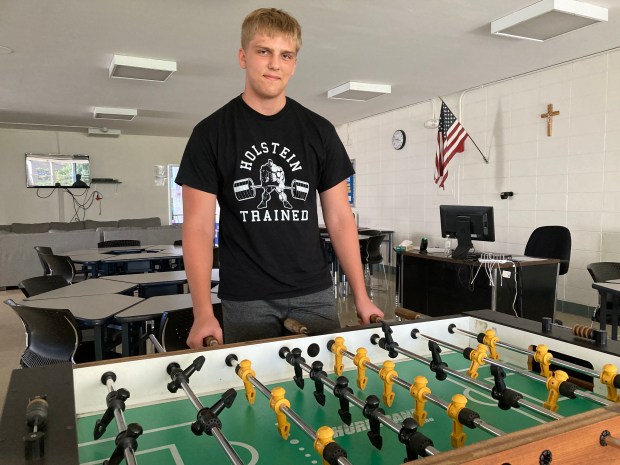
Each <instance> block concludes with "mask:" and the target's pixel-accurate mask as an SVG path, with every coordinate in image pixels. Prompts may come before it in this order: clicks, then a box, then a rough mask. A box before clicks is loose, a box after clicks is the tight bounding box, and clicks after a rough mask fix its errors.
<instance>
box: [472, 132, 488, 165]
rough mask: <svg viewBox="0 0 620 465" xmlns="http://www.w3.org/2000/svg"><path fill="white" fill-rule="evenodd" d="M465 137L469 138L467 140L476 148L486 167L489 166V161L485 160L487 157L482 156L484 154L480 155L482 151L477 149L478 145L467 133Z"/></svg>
mask: <svg viewBox="0 0 620 465" xmlns="http://www.w3.org/2000/svg"><path fill="white" fill-rule="evenodd" d="M467 137H469V140H470V141H471V142H472V144H474V145H475V146H476V148H477V149H478V152H480V155H481V156H482V159H483V160H484V162H485V163H486V164H487V165H488V164H489V160H488V159H487V157H485V156H484V154H483V153H482V150H480V147H478V144H476V142H475V141H474V140H473V139H472V138H471V136H470V135H469V133H467Z"/></svg>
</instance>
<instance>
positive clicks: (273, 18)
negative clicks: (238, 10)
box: [241, 8, 301, 52]
mask: <svg viewBox="0 0 620 465" xmlns="http://www.w3.org/2000/svg"><path fill="white" fill-rule="evenodd" d="M256 34H265V35H266V36H267V37H273V36H275V35H279V34H281V35H284V36H287V37H289V38H290V39H291V40H293V42H295V47H296V49H295V52H298V51H299V49H300V48H301V26H300V25H299V23H298V22H297V20H296V19H295V18H293V17H292V16H291V15H290V14H288V13H287V12H286V11H284V10H278V9H276V8H259V9H258V10H254V11H253V12H251V13H250V14H249V15H247V16H246V17H245V19H244V20H243V24H242V26H241V48H243V49H244V50H245V49H246V47H247V46H248V44H249V43H250V41H251V40H252V39H253V38H254V36H255V35H256Z"/></svg>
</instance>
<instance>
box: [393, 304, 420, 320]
mask: <svg viewBox="0 0 620 465" xmlns="http://www.w3.org/2000/svg"><path fill="white" fill-rule="evenodd" d="M394 313H395V314H396V316H398V317H400V318H402V319H403V320H419V319H420V318H426V317H427V315H424V314H423V313H418V312H414V311H413V310H408V309H406V308H403V307H396V308H395V309H394Z"/></svg>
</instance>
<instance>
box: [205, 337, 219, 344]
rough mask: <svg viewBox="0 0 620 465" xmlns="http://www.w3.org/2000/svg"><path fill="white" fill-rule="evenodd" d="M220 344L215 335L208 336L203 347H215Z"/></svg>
mask: <svg viewBox="0 0 620 465" xmlns="http://www.w3.org/2000/svg"><path fill="white" fill-rule="evenodd" d="M217 345H219V342H217V339H216V338H215V336H207V337H205V338H204V339H203V340H202V346H203V347H213V346H217Z"/></svg>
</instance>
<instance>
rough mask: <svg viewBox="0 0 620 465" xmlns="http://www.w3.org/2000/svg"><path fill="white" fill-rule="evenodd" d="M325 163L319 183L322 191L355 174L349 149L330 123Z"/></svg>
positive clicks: (319, 190) (326, 139) (326, 138)
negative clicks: (348, 152)
mask: <svg viewBox="0 0 620 465" xmlns="http://www.w3.org/2000/svg"><path fill="white" fill-rule="evenodd" d="M324 144H325V163H324V165H323V169H322V172H321V178H320V180H319V183H318V184H317V190H318V192H319V193H322V192H324V191H326V190H328V189H331V188H332V187H334V186H335V185H337V184H339V183H341V182H342V181H344V180H345V179H347V178H348V177H349V176H351V175H353V174H355V170H354V169H353V165H352V164H351V160H350V159H349V155H348V154H347V150H346V149H345V148H344V145H343V144H342V141H341V140H340V137H338V133H337V132H336V128H334V126H333V125H332V124H331V123H329V127H328V129H327V131H326V136H325V142H324Z"/></svg>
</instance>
